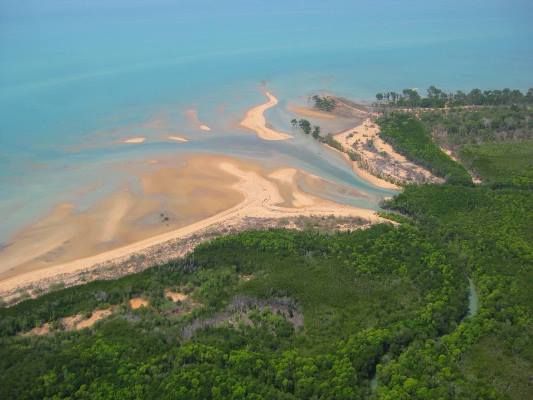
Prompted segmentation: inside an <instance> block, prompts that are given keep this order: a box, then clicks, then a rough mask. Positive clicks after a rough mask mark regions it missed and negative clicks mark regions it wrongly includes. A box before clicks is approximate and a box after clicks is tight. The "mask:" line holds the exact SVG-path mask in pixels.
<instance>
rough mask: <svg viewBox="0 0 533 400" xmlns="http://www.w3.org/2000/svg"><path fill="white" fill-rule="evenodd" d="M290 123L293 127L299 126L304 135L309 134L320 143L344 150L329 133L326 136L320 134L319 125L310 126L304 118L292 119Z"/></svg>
mask: <svg viewBox="0 0 533 400" xmlns="http://www.w3.org/2000/svg"><path fill="white" fill-rule="evenodd" d="M291 125H292V127H293V128H294V129H297V128H299V129H300V130H301V131H302V132H303V133H305V134H306V135H309V134H311V136H313V139H315V140H318V141H319V142H321V143H324V144H327V145H328V146H330V147H333V148H334V149H337V150H339V151H344V149H343V147H342V144H340V143H339V142H338V141H337V140H336V139H335V138H334V137H333V135H332V134H331V133H328V134H327V135H326V136H321V135H320V127H319V126H317V125H315V126H313V127H311V123H310V122H309V121H308V120H306V119H292V120H291Z"/></svg>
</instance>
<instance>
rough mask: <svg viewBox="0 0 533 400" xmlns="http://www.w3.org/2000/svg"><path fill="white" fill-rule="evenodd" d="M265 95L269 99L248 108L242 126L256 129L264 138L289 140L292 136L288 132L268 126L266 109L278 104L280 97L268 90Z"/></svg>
mask: <svg viewBox="0 0 533 400" xmlns="http://www.w3.org/2000/svg"><path fill="white" fill-rule="evenodd" d="M265 95H266V96H267V98H268V101H267V102H266V103H264V104H260V105H258V106H256V107H253V108H251V109H250V110H248V112H247V113H246V115H245V116H244V119H243V120H242V121H241V126H242V127H244V128H247V129H250V130H252V131H254V132H255V133H256V134H257V136H258V137H260V138H261V139H263V140H287V139H290V138H292V136H291V135H289V134H288V133H284V132H279V131H276V130H274V129H272V128H269V127H268V126H267V123H266V119H265V115H264V114H265V111H266V110H268V109H269V108H272V107H274V106H275V105H276V104H278V99H277V98H276V97H274V96H273V95H272V94H271V93H269V92H266V93H265Z"/></svg>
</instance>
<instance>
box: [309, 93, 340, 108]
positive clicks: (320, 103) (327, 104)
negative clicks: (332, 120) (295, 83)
mask: <svg viewBox="0 0 533 400" xmlns="http://www.w3.org/2000/svg"><path fill="white" fill-rule="evenodd" d="M312 99H313V103H314V107H315V108H316V109H318V110H321V111H326V112H332V111H333V110H334V109H335V107H336V106H337V102H336V101H335V99H334V98H332V97H329V96H319V95H316V94H315V95H314V96H313V97H312Z"/></svg>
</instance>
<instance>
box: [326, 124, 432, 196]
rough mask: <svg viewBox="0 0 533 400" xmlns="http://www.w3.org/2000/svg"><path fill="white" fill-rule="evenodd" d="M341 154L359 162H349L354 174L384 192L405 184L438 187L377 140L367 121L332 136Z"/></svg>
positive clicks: (429, 176)
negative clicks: (355, 156) (353, 156)
mask: <svg viewBox="0 0 533 400" xmlns="http://www.w3.org/2000/svg"><path fill="white" fill-rule="evenodd" d="M335 139H336V140H337V141H338V142H339V143H340V144H341V145H342V147H343V148H344V151H345V152H349V151H352V152H354V153H355V154H356V155H357V156H358V157H359V160H357V161H352V160H351V159H350V157H349V156H348V154H347V153H343V154H344V156H345V157H346V158H347V159H348V160H349V161H350V162H351V164H352V168H353V170H354V172H355V173H356V174H357V175H359V176H360V177H361V178H362V179H364V180H366V181H368V182H370V183H372V184H374V185H376V186H379V187H382V188H384V189H399V186H398V185H400V184H406V183H425V182H432V183H440V182H441V181H442V180H441V179H440V178H437V177H435V176H434V175H433V174H432V173H431V172H429V171H428V170H426V169H425V168H422V167H420V166H419V165H416V164H414V163H412V162H411V161H409V160H408V159H406V158H405V157H404V156H403V155H402V154H400V153H398V152H397V151H396V150H395V149H394V148H393V147H392V146H391V145H390V144H388V143H386V142H385V141H384V140H383V139H382V138H381V137H380V136H379V127H378V126H377V125H376V124H375V123H373V122H372V120H371V119H370V118H367V119H365V120H364V121H363V122H362V123H361V124H360V125H358V126H356V127H354V128H350V129H347V130H345V131H343V132H340V133H338V134H336V135H335Z"/></svg>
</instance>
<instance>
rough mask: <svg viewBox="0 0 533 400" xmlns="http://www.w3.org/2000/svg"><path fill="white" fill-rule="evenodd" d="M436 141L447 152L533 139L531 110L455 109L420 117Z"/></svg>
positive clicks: (507, 108) (428, 113)
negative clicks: (461, 148)
mask: <svg viewBox="0 0 533 400" xmlns="http://www.w3.org/2000/svg"><path fill="white" fill-rule="evenodd" d="M420 119H421V121H422V122H423V123H424V125H426V127H427V128H428V129H429V131H430V132H432V134H433V137H434V138H435V139H436V140H437V141H438V142H439V143H441V144H442V145H444V146H446V147H447V148H452V149H454V148H457V147H460V146H463V145H465V144H480V143H487V142H502V141H510V140H515V141H517V140H525V139H533V108H532V107H531V106H498V107H484V108H478V109H468V108H453V109H448V110H431V111H425V112H422V113H420Z"/></svg>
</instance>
